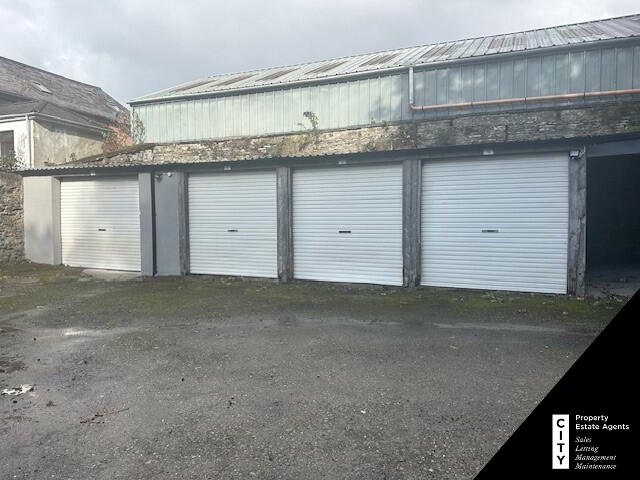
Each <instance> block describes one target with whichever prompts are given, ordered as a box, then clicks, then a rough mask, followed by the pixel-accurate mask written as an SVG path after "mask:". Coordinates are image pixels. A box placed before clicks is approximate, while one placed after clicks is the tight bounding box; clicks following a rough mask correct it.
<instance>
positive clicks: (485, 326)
mask: <svg viewBox="0 0 640 480" xmlns="http://www.w3.org/2000/svg"><path fill="white" fill-rule="evenodd" d="M434 325H435V326H436V327H440V328H457V329H471V330H503V331H512V332H534V333H566V331H567V330H565V329H563V328H553V327H539V326H537V325H522V324H517V323H515V324H514V323H453V324H452V323H435V324H434Z"/></svg>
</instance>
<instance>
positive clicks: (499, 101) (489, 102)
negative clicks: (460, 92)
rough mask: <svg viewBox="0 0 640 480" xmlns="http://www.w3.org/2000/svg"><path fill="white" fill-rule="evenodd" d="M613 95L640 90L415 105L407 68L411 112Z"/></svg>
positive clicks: (411, 74) (627, 93) (410, 68)
mask: <svg viewBox="0 0 640 480" xmlns="http://www.w3.org/2000/svg"><path fill="white" fill-rule="evenodd" d="M613 95H640V88H625V89H621V90H602V91H597V92H580V93H562V94H556V95H539V96H534V97H515V98H497V99H493V100H478V101H471V102H458V103H444V104H441V105H415V100H414V91H413V67H409V108H410V109H411V110H412V111H418V112H422V111H427V110H443V109H446V108H466V107H480V106H487V105H504V104H510V103H528V102H543V101H549V100H574V99H581V98H591V97H606V96H613Z"/></svg>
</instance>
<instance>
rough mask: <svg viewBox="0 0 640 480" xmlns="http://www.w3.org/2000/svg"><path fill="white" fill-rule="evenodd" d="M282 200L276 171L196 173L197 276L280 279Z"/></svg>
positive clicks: (192, 198)
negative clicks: (279, 214) (279, 201)
mask: <svg viewBox="0 0 640 480" xmlns="http://www.w3.org/2000/svg"><path fill="white" fill-rule="evenodd" d="M276 198H277V193H276V174H275V171H274V170H267V171H255V172H229V173H195V174H190V175H189V180H188V202H189V208H188V211H189V254H190V271H191V273H200V274H213V275H239V276H249V277H271V278H275V277H277V275H278V267H277V253H278V241H277V223H278V218H277V201H276Z"/></svg>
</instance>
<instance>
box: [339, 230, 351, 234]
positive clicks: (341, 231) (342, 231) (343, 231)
mask: <svg viewBox="0 0 640 480" xmlns="http://www.w3.org/2000/svg"><path fill="white" fill-rule="evenodd" d="M338 233H351V230H338Z"/></svg>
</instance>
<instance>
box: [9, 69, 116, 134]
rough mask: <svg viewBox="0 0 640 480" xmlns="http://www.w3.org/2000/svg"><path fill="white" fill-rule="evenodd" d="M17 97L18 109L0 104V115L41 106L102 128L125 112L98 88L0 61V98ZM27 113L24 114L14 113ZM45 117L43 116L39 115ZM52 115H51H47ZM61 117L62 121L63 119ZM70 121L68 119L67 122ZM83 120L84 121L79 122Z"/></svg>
mask: <svg viewBox="0 0 640 480" xmlns="http://www.w3.org/2000/svg"><path fill="white" fill-rule="evenodd" d="M2 93H4V94H8V95H11V96H15V97H18V98H19V99H22V101H18V103H19V104H21V105H15V106H14V107H11V106H7V104H4V103H3V104H0V115H3V114H5V113H2V112H9V113H11V111H12V109H16V110H21V109H22V110H23V109H24V108H26V107H27V104H29V103H32V105H33V106H35V104H33V102H44V103H45V104H46V106H43V108H45V109H48V110H49V112H51V111H53V110H56V111H57V112H58V113H61V112H63V111H64V112H66V113H65V115H66V117H72V116H74V115H76V116H77V117H76V118H77V120H76V121H81V122H82V121H85V120H88V119H89V117H94V118H93V119H92V120H91V121H92V122H93V123H96V124H102V125H104V124H105V123H108V122H111V121H114V120H115V119H116V116H117V115H118V113H119V112H126V108H125V107H124V106H122V105H121V104H120V103H118V102H117V101H116V100H115V99H114V98H112V97H111V96H109V95H107V94H106V93H105V92H104V91H103V90H102V89H101V88H100V87H95V86H93V85H88V84H86V83H82V82H78V81H76V80H72V79H70V78H66V77H63V76H61V75H57V74H55V73H51V72H47V71H45V70H41V69H39V68H35V67H31V66H29V65H25V64H24V63H20V62H16V61H15V60H11V59H8V58H5V57H0V94H2ZM18 113H28V112H18ZM41 113H47V112H44V111H43V112H41ZM49 114H53V113H49ZM66 117H64V118H66ZM68 119H71V118H68ZM83 119H84V120H83Z"/></svg>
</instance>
